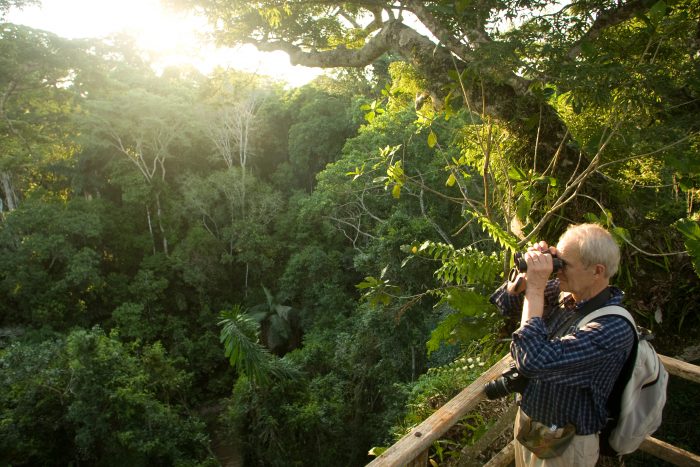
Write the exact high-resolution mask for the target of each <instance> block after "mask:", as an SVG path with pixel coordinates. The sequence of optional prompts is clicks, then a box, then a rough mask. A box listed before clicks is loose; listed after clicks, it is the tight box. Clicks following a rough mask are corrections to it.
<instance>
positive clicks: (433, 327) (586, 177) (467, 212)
mask: <svg viewBox="0 0 700 467" xmlns="http://www.w3.org/2000/svg"><path fill="white" fill-rule="evenodd" d="M23 3H28V2H22V1H20V0H10V1H3V0H0V20H1V19H2V18H3V15H4V13H6V12H7V10H8V8H9V7H10V6H16V5H22V4H23ZM171 3H177V4H179V5H180V6H181V7H191V8H199V9H200V10H201V11H202V12H203V13H204V14H206V15H207V16H209V17H210V18H211V19H212V22H213V23H214V24H217V25H218V29H217V38H218V40H219V41H220V42H222V43H225V44H234V43H241V42H255V43H256V44H257V45H258V46H259V48H261V49H271V48H277V49H282V50H285V51H287V52H289V53H290V55H291V56H292V58H293V60H295V61H297V62H299V63H305V64H308V65H322V66H325V67H327V68H334V69H335V71H334V73H333V74H332V75H329V76H326V77H322V78H318V79H317V80H316V81H314V82H312V83H311V84H309V85H306V86H303V87H301V88H298V89H287V88H285V87H284V86H283V85H282V84H280V83H277V82H273V81H271V80H267V79H263V78H260V77H257V76H251V75H247V74H244V73H239V72H235V71H230V70H218V71H217V72H215V73H213V74H212V75H211V76H204V75H201V74H200V73H198V72H197V71H195V70H194V69H184V68H179V69H175V68H171V69H167V70H165V71H164V72H163V73H162V74H156V73H155V72H154V71H153V70H152V69H151V67H150V65H149V63H148V61H147V60H146V59H144V57H143V55H142V54H141V53H140V52H139V51H138V50H137V49H136V48H135V47H134V46H133V44H131V43H130V42H129V40H128V39H127V38H124V37H114V38H112V39H111V40H109V41H86V40H73V41H69V40H65V39H63V38H60V37H57V36H55V35H53V34H51V33H48V32H45V31H39V30H34V29H31V28H28V27H24V26H18V25H14V24H11V23H3V24H1V25H0V208H1V209H0V382H1V383H2V388H3V390H2V391H0V462H2V464H10V465H78V464H83V465H85V464H90V465H134V466H140V465H144V466H145V465H218V464H219V461H220V459H217V455H218V451H217V450H218V449H219V444H220V443H219V441H220V440H222V439H223V440H227V441H226V442H227V443H228V444H230V445H233V447H234V449H235V450H237V451H238V452H239V453H240V455H241V456H242V457H243V459H244V460H245V465H251V466H252V465H261V466H276V465H280V466H291V465H298V466H302V465H322V466H330V465H334V466H336V465H337V466H340V465H347V466H351V465H352V466H354V465H364V464H365V463H367V462H368V461H370V460H371V458H372V457H371V456H369V455H368V451H369V450H370V449H371V448H373V447H375V446H388V445H390V444H391V443H392V442H393V441H394V440H395V439H397V437H399V436H401V434H402V433H405V432H406V431H407V430H408V429H410V427H411V426H412V425H413V424H415V423H418V422H420V421H421V420H422V419H423V418H425V416H426V415H427V414H429V413H430V411H432V410H434V409H435V408H436V407H438V406H439V405H441V404H442V403H444V402H445V401H446V400H448V399H449V398H450V397H451V396H452V395H453V394H455V393H456V392H457V391H459V390H460V389H461V388H463V387H465V386H466V385H468V384H469V383H470V382H471V381H472V380H473V379H474V378H475V377H476V376H478V374H479V373H480V372H481V371H482V370H483V369H484V368H485V367H486V368H487V367H488V366H490V365H491V363H492V362H494V361H495V360H496V359H498V358H500V357H501V356H502V355H503V353H504V351H505V343H504V337H507V336H508V333H509V331H510V330H512V328H513V325H512V322H508V321H507V320H505V319H504V318H502V317H500V316H496V315H495V314H494V309H493V307H492V306H491V305H490V304H489V303H488V301H487V297H488V295H489V293H490V292H491V291H492V290H493V289H494V288H495V287H496V286H497V285H498V284H499V283H500V282H501V281H502V280H503V279H504V272H505V271H507V270H508V269H509V261H510V256H511V254H512V253H513V252H515V251H519V250H522V249H524V248H526V246H527V244H528V243H530V242H533V241H536V240H539V239H544V240H547V241H549V242H554V241H556V239H557V238H558V235H559V234H560V233H561V232H562V231H563V230H564V229H565V227H566V226H567V225H568V224H569V223H578V222H584V221H591V222H599V223H601V224H603V225H605V226H606V227H607V228H609V229H610V230H611V231H612V232H613V233H614V235H615V237H616V239H617V240H618V241H619V243H620V245H621V248H622V251H623V261H622V267H621V271H620V272H619V274H618V275H617V276H616V277H615V278H614V281H615V283H616V284H618V285H619V286H621V287H622V288H623V289H624V290H625V291H626V293H627V301H626V304H627V306H628V308H629V309H630V310H631V311H633V312H634V313H635V316H636V317H637V319H638V321H639V322H640V324H642V325H644V326H646V327H649V328H651V329H653V330H654V331H655V333H656V334H657V336H658V337H657V341H656V343H655V345H656V347H657V348H658V349H659V350H660V352H661V353H665V354H668V355H672V356H675V355H680V354H681V353H682V352H684V351H685V350H686V349H687V348H690V347H692V346H697V345H698V344H699V342H698V328H699V327H700V308H699V307H698V305H697V304H698V302H699V301H700V282H699V279H698V272H700V225H699V224H698V219H699V217H700V216H699V212H700V206H698V200H696V198H697V197H698V189H699V188H700V157H699V156H698V150H699V149H700V134H699V133H698V131H699V129H700V128H699V126H698V122H700V74H699V68H698V66H699V64H700V23H699V19H700V4H699V3H698V2H697V1H696V0H669V1H664V0H659V1H644V0H641V1H631V2H617V3H613V2H608V1H603V0H599V1H581V2H572V3H570V4H565V3H557V4H553V3H552V4H549V3H547V2H540V1H534V0H528V1H518V2H515V1H504V2H491V1H485V2H472V1H465V0H458V1H437V2H413V1H408V2H403V3H401V4H399V3H397V4H396V5H394V4H392V3H388V2H387V3H386V4H384V2H381V1H378V2H357V3H356V2H345V3H335V2H325V1H319V2H314V1H311V2H299V3H297V2H289V3H284V4H281V3H280V4H278V2H274V1H263V2H238V1H231V2H208V1H205V0H201V1H199V0H198V1H179V2H176V1H173V2H171ZM409 13H411V14H413V15H414V16H413V18H418V20H419V21H420V22H421V23H422V25H423V26H424V27H425V28H427V30H428V31H429V32H430V33H432V37H433V38H437V40H430V39H428V33H427V32H424V31H419V30H417V29H411V27H413V26H415V22H413V23H411V22H410V21H408V20H407V19H405V17H404V16H403V15H404V14H405V15H406V18H408V14H409ZM362 24H365V25H367V26H364V27H362V26H361V25H362ZM410 25H413V26H410ZM690 358H691V359H692V358H696V359H697V358H698V357H697V356H695V357H690ZM677 384H678V383H677V382H672V386H673V385H677ZM677 387H681V389H679V390H678V391H677V392H673V393H672V394H671V398H672V399H673V400H674V401H676V402H673V403H670V404H669V410H671V411H673V412H672V413H674V414H678V415H679V416H678V417H676V416H673V417H671V418H670V419H669V422H668V424H665V425H664V430H665V432H664V433H666V434H667V436H666V438H663V437H662V439H668V440H669V441H671V442H673V443H674V444H676V445H678V446H681V447H685V448H687V449H690V450H694V451H695V452H700V447H698V438H700V437H699V436H697V434H698V433H697V427H696V424H695V422H694V421H692V422H691V421H686V420H685V419H684V418H683V417H682V416H681V415H682V414H688V413H690V414H692V413H697V409H698V407H697V405H698V397H697V388H692V387H688V386H677ZM488 423H489V420H486V419H483V418H479V417H478V416H474V417H473V418H472V419H470V420H469V421H468V423H467V422H465V423H464V426H465V428H464V429H465V433H466V432H467V431H468V432H469V437H467V436H466V435H464V436H465V437H464V439H461V440H459V441H460V442H465V443H469V442H470V439H471V438H470V436H471V434H473V433H475V432H476V433H478V432H479V431H480V427H483V426H485V425H487V424H488ZM467 426H468V427H469V429H468V430H467V428H466V427H467ZM457 437H459V436H457ZM448 452H451V454H448ZM455 453H457V454H458V453H459V446H457V447H456V448H454V447H453V448H449V446H447V444H439V445H437V446H436V449H435V450H434V452H432V453H431V456H432V457H433V461H434V462H436V463H449V462H450V460H451V455H453V454H455Z"/></svg>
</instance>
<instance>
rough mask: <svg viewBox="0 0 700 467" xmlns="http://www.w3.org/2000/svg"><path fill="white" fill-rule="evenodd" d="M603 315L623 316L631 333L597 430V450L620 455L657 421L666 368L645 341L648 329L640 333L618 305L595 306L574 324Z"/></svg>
mask: <svg viewBox="0 0 700 467" xmlns="http://www.w3.org/2000/svg"><path fill="white" fill-rule="evenodd" d="M606 315H615V316H622V317H623V318H625V319H626V320H627V322H628V323H629V324H630V326H632V329H633V330H634V336H635V339H634V340H635V344H634V345H633V347H632V351H631V352H630V355H629V357H627V361H626V362H625V365H624V366H623V367H622V370H621V371H620V375H619V376H618V377H617V380H616V382H615V385H614V386H613V390H612V392H611V393H610V396H609V397H608V404H607V408H608V417H609V418H608V423H607V425H606V426H605V428H604V429H603V431H602V432H601V434H600V448H601V454H603V455H608V456H621V455H623V454H629V453H631V452H634V451H635V450H637V448H638V447H639V445H640V444H642V441H644V439H645V438H646V437H647V436H648V435H650V434H652V433H653V432H654V431H656V429H657V428H659V425H661V414H662V412H663V408H664V405H665V404H666V386H667V385H668V372H667V371H666V369H665V368H664V366H663V364H662V363H661V360H660V359H659V356H658V355H657V354H656V351H655V350H654V347H652V345H651V344H650V343H649V336H648V333H646V334H645V333H640V332H639V330H638V328H637V326H636V324H635V322H634V318H632V315H631V314H630V313H629V312H628V311H627V310H625V309H624V308H622V307H619V306H606V307H603V308H599V309H598V310H596V311H594V312H592V313H589V314H588V315H586V316H585V317H584V318H583V319H582V321H581V322H579V324H578V328H579V329H583V328H584V327H585V326H586V324H588V323H589V322H590V321H592V320H594V319H596V318H598V317H600V316H606ZM639 329H641V328H639Z"/></svg>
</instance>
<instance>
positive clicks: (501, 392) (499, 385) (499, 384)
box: [484, 363, 528, 400]
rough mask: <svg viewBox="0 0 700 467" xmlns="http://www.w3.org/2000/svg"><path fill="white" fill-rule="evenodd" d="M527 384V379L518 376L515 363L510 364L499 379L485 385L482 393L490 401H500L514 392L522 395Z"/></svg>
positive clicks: (520, 375) (518, 372)
mask: <svg viewBox="0 0 700 467" xmlns="http://www.w3.org/2000/svg"><path fill="white" fill-rule="evenodd" d="M527 382H528V379H527V378H526V377H525V376H523V375H522V374H520V371H518V369H517V368H516V367H515V363H511V364H510V367H509V368H508V369H507V370H506V371H504V372H503V373H502V374H501V376H500V377H499V378H496V379H494V380H493V381H489V382H488V383H486V385H485V386H484V393H485V394H486V397H488V398H489V399H491V400H494V399H500V398H501V397H505V396H507V395H508V394H512V393H514V392H519V393H522V392H523V391H524V390H525V387H526V386H527Z"/></svg>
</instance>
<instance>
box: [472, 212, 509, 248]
mask: <svg viewBox="0 0 700 467" xmlns="http://www.w3.org/2000/svg"><path fill="white" fill-rule="evenodd" d="M472 215H473V216H474V217H476V220H477V221H479V224H481V228H482V229H483V230H484V232H486V233H487V234H488V235H489V237H491V238H492V239H493V240H494V241H495V242H496V243H498V244H499V245H501V246H502V247H504V248H508V249H509V250H510V251H512V252H516V251H518V250H519V248H520V247H519V246H518V241H517V239H516V238H515V237H514V236H513V235H511V234H509V233H508V232H506V231H505V230H503V229H502V228H501V227H500V226H499V225H498V224H496V223H494V222H492V221H491V220H489V218H487V217H485V216H482V215H480V214H476V213H472Z"/></svg>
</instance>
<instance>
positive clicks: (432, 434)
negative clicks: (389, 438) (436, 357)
mask: <svg viewBox="0 0 700 467" xmlns="http://www.w3.org/2000/svg"><path fill="white" fill-rule="evenodd" d="M659 357H660V358H661V361H662V362H663V364H664V366H665V367H666V370H668V372H669V373H670V374H672V375H675V376H679V377H681V378H684V379H687V380H690V381H694V382H696V383H700V367H698V366H696V365H692V364H690V363H686V362H683V361H681V360H677V359H675V358H671V357H667V356H664V355H660V356H659ZM511 361H512V360H511V358H510V356H509V355H506V356H505V357H503V358H502V359H501V360H499V361H498V362H497V363H496V364H494V365H493V366H492V367H491V368H489V369H488V370H486V371H485V372H484V373H482V375H481V376H479V377H478V378H477V379H476V380H475V381H474V382H473V383H472V384H470V385H469V386H468V387H466V388H465V389H463V390H462V392H460V393H459V394H457V396H455V397H454V398H453V399H451V400H450V401H449V402H447V403H446V404H445V405H443V406H442V407H441V408H440V409H438V410H437V411H436V412H435V413H433V414H432V415H431V416H430V417H428V418H427V419H425V420H424V421H423V422H422V423H421V424H419V425H418V426H416V427H415V428H413V429H412V430H411V431H410V432H409V433H408V434H406V435H405V436H404V437H403V438H401V439H400V440H399V441H397V442H396V443H395V444H394V445H392V446H391V447H390V448H389V449H387V450H386V451H384V452H383V453H382V454H381V455H380V456H378V457H377V458H376V459H374V460H373V461H372V462H370V463H369V464H368V467H387V466H391V467H403V466H410V467H418V466H421V467H423V466H425V465H427V464H428V451H429V449H430V446H431V445H432V444H433V442H435V441H437V440H438V439H440V437H441V436H442V435H444V434H445V433H446V432H447V430H449V429H450V428H451V427H452V426H453V425H455V424H456V423H457V422H458V421H459V419H460V418H462V417H463V416H464V415H466V414H467V413H468V412H470V411H471V410H473V409H474V408H476V406H477V405H478V404H479V403H480V402H481V401H482V400H484V399H485V398H486V396H485V395H484V391H483V388H484V385H485V384H486V383H488V382H489V381H491V380H493V379H495V378H497V377H499V376H500V375H501V373H503V371H505V369H506V368H508V365H509V364H510V362H511ZM509 417H512V413H510V414H509ZM511 421H512V420H511ZM497 425H502V424H497ZM487 435H488V434H486V435H484V436H487ZM639 449H640V450H641V451H644V452H647V453H649V454H651V455H653V456H655V457H658V458H660V459H663V460H665V461H667V462H670V463H672V464H674V465H680V466H700V456H698V455H697V454H694V453H692V452H688V451H685V450H683V449H680V448H677V447H675V446H673V445H670V444H668V443H665V442H663V441H660V440H658V439H655V438H652V437H647V439H646V440H645V441H644V442H643V443H642V445H641V446H640V447H639ZM513 458H514V449H513V442H511V443H510V444H509V445H507V446H506V447H505V448H503V450H501V452H499V453H497V454H496V455H495V456H494V457H493V458H491V460H490V461H489V462H488V463H487V464H485V465H487V466H506V465H508V464H509V463H511V462H513Z"/></svg>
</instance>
